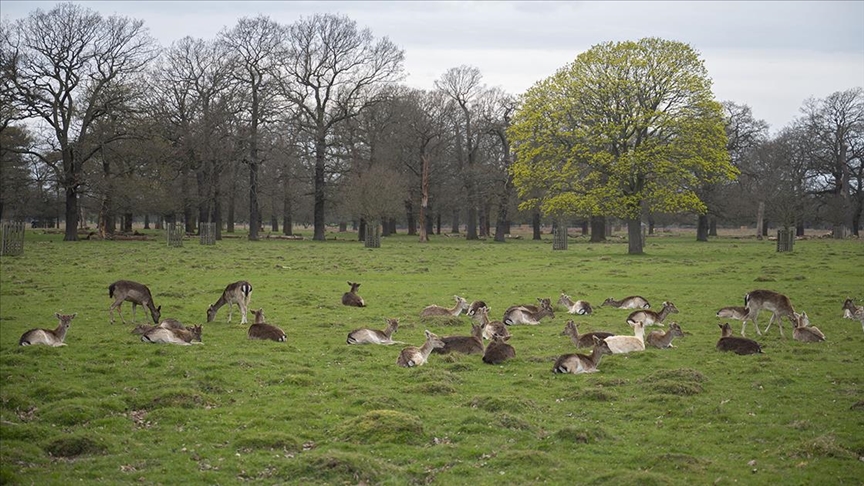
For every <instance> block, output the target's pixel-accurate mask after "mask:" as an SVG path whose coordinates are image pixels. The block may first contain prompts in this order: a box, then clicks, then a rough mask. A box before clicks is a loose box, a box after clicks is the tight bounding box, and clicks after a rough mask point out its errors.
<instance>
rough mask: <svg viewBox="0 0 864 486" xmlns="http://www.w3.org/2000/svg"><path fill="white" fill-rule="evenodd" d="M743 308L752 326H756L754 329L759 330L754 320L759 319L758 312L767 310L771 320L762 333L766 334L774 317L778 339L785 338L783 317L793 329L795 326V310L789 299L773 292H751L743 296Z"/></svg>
mask: <svg viewBox="0 0 864 486" xmlns="http://www.w3.org/2000/svg"><path fill="white" fill-rule="evenodd" d="M744 307H746V308H747V312H748V315H749V317H751V318H752V319H753V325H754V326H756V329H759V324H757V322H756V318H757V317H759V311H761V310H767V311H770V312H771V320H769V321H768V325H767V326H765V331H763V332H766V333H767V332H768V328H770V327H771V323H773V322H774V318H775V317H776V318H777V327H779V328H780V337H786V336H785V335H783V318H784V317H785V318H787V319H789V322H791V323H792V326H793V327H794V326H795V309H794V308H792V302H791V301H790V300H789V297H786V296H785V295H783V294H780V293H777V292H774V291H773V290H753V291H751V292H749V293H747V294H746V295H745V296H744Z"/></svg>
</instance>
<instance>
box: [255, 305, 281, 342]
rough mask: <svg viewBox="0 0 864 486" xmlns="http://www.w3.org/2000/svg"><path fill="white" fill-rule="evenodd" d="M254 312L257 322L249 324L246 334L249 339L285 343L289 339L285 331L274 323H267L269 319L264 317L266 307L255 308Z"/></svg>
mask: <svg viewBox="0 0 864 486" xmlns="http://www.w3.org/2000/svg"><path fill="white" fill-rule="evenodd" d="M252 314H254V315H255V322H254V323H253V324H252V325H251V326H249V330H248V331H247V332H246V336H247V337H248V338H249V339H261V340H269V341H276V342H280V343H284V342H285V341H286V340H287V337H286V336H285V331H283V330H282V329H279V328H278V327H276V326H274V325H272V324H267V320H266V319H265V318H264V309H258V310H257V311H256V310H253V311H252Z"/></svg>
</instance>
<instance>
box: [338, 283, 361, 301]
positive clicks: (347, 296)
mask: <svg viewBox="0 0 864 486" xmlns="http://www.w3.org/2000/svg"><path fill="white" fill-rule="evenodd" d="M348 285H350V286H351V290H349V291H348V292H345V293H344V294H342V305H347V306H348V307H366V301H365V300H363V297H360V296H359V295H357V289H359V288H360V284H359V283H356V282H348Z"/></svg>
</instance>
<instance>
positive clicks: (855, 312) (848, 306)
mask: <svg viewBox="0 0 864 486" xmlns="http://www.w3.org/2000/svg"><path fill="white" fill-rule="evenodd" d="M843 318H844V319H857V320H858V321H860V322H861V330H862V331H864V305H855V302H853V301H852V299H846V301H845V302H843Z"/></svg>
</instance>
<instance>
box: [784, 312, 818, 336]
mask: <svg viewBox="0 0 864 486" xmlns="http://www.w3.org/2000/svg"><path fill="white" fill-rule="evenodd" d="M795 318H796V319H795V328H794V329H792V338H793V339H795V340H796V341H801V342H802V343H819V342H822V341H824V340H825V335H824V334H822V331H820V330H819V328H818V327H812V326H810V319H808V318H807V313H806V312H802V313H801V314H795Z"/></svg>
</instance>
